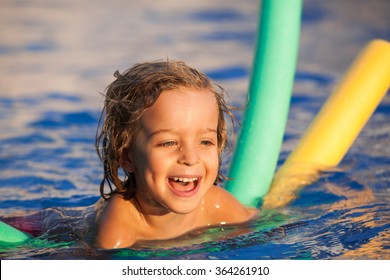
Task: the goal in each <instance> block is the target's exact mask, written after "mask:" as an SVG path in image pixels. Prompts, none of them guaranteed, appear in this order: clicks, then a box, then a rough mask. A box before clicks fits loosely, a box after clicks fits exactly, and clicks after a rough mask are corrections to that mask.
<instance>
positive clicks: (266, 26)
mask: <svg viewBox="0 0 390 280" xmlns="http://www.w3.org/2000/svg"><path fill="white" fill-rule="evenodd" d="M301 12H302V0H264V1H262V5H261V10H260V21H259V27H258V33H257V45H256V49H255V55H254V62H253V66H252V73H251V79H250V84H249V92H248V104H247V108H246V111H245V112H244V115H243V120H242V128H241V131H240V133H239V136H238V140H237V143H236V147H235V150H234V153H233V157H232V163H231V165H230V169H229V172H228V177H229V178H231V179H232V180H227V182H226V184H225V188H226V189H227V190H228V191H230V192H231V193H232V194H233V195H234V196H235V197H236V198H237V199H238V200H239V201H240V202H241V203H243V204H245V205H248V206H254V207H257V206H258V205H259V203H260V202H261V198H262V197H263V196H264V195H265V194H267V192H268V190H269V188H270V185H271V182H272V178H273V176H274V173H275V170H276V166H277V161H278V157H279V154H280V149H281V145H282V142H283V136H284V132H285V127H286V122H287V117H288V111H289V108H290V101H291V95H292V90H293V84H294V76H295V70H296V64H297V57H298V47H299V35H300V27H301Z"/></svg>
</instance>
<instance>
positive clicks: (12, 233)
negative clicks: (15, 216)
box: [0, 221, 31, 244]
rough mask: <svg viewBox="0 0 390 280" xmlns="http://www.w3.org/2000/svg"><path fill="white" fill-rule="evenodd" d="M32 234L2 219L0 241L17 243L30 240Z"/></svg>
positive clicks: (0, 222)
mask: <svg viewBox="0 0 390 280" xmlns="http://www.w3.org/2000/svg"><path fill="white" fill-rule="evenodd" d="M30 238H31V236H30V235H29V234H27V233H25V232H22V231H20V230H18V229H16V228H14V227H12V226H10V225H8V224H6V223H4V222H2V221H0V243H9V244H17V243H23V242H25V241H27V240H29V239H30Z"/></svg>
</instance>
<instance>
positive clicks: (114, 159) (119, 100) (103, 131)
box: [95, 60, 236, 199]
mask: <svg viewBox="0 0 390 280" xmlns="http://www.w3.org/2000/svg"><path fill="white" fill-rule="evenodd" d="M114 77H115V78H116V79H115V80H114V82H112V83H111V84H110V85H109V86H108V87H107V89H106V90H105V93H103V96H104V97H105V102H104V107H103V110H102V113H101V115H100V119H99V123H98V129H97V132H96V141H95V147H96V150H97V153H98V156H99V158H100V160H101V161H102V162H103V169H104V174H103V180H102V182H101V184H100V194H101V196H102V197H103V198H104V199H108V198H109V197H110V196H111V195H112V194H113V193H114V192H117V193H120V194H122V195H123V196H124V197H125V199H131V198H132V197H133V196H134V194H135V192H136V185H135V179H134V175H133V174H132V173H128V172H126V171H125V170H123V169H122V170H123V173H124V175H123V177H124V178H123V179H122V180H121V179H120V178H119V174H120V169H121V165H120V163H121V160H122V155H123V151H124V149H126V148H128V147H131V145H132V144H133V140H134V138H135V137H136V135H137V133H138V132H139V129H140V123H141V122H140V121H141V118H142V116H143V114H144V113H145V111H146V110H147V109H148V108H150V107H151V106H152V105H153V104H154V103H155V102H156V101H157V99H158V97H159V96H160V94H161V93H162V92H164V91H167V90H173V89H177V88H179V87H187V88H195V89H200V90H203V89H207V90H209V91H210V92H212V93H213V94H214V96H215V99H216V101H217V104H218V110H219V116H218V127H217V140H218V155H219V165H220V166H221V155H222V152H223V151H224V150H226V149H228V151H231V147H232V145H231V144H230V142H231V140H232V139H229V137H228V135H227V125H226V122H225V117H227V118H228V119H229V120H230V123H231V126H230V131H232V132H234V127H235V123H236V119H235V117H234V115H233V113H232V110H233V109H234V107H233V106H231V105H229V104H227V102H226V101H225V95H227V93H226V91H225V90H224V89H223V88H222V87H220V86H218V85H216V84H213V83H212V82H211V81H210V79H209V78H207V77H206V75H204V74H203V73H201V72H199V71H197V70H196V69H194V68H192V67H190V66H188V65H187V64H185V63H184V62H182V61H174V60H167V61H154V62H147V63H139V64H135V65H133V66H132V67H131V68H129V69H128V70H126V71H125V72H123V73H122V74H120V73H119V72H118V71H116V72H115V73H114ZM223 179H226V177H225V176H223V174H221V171H220V168H219V171H218V176H217V178H216V181H215V184H217V183H220V182H222V180H223ZM106 182H107V184H108V187H109V192H108V193H105V192H104V188H105V185H106ZM112 185H114V186H115V188H113V186H112Z"/></svg>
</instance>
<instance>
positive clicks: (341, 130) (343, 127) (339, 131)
mask: <svg viewBox="0 0 390 280" xmlns="http://www.w3.org/2000/svg"><path fill="white" fill-rule="evenodd" d="M389 87H390V43H389V42H386V41H383V40H374V41H372V42H370V43H369V44H368V45H367V46H366V47H365V48H364V49H363V50H362V51H361V53H360V54H359V55H358V56H357V57H356V59H355V61H354V63H353V64H352V65H351V67H350V68H349V70H348V71H347V72H346V74H345V76H344V78H343V80H342V81H341V82H340V84H339V85H338V86H337V87H336V88H335V90H334V91H333V93H332V94H331V95H330V97H329V98H328V100H327V101H326V103H325V104H324V105H323V107H322V109H321V110H320V112H319V113H318V114H317V116H316V118H315V119H314V120H313V122H312V124H311V125H310V126H309V128H308V129H307V131H306V133H305V134H304V135H303V136H302V138H301V140H300V142H299V143H298V145H297V147H296V148H295V149H294V150H293V152H292V153H291V154H290V156H289V157H288V158H287V160H286V162H285V163H284V164H283V166H282V167H281V168H280V169H279V170H278V172H277V173H276V175H275V179H274V182H273V184H272V187H271V191H270V193H269V194H268V195H267V196H266V197H265V198H264V203H263V207H265V208H273V207H278V206H283V205H285V204H287V203H288V202H289V201H291V199H293V198H294V191H295V190H296V189H298V188H299V187H301V186H303V185H305V184H307V183H310V182H312V181H314V180H316V176H317V174H318V171H321V170H325V169H327V168H332V167H335V166H337V165H338V164H339V162H340V161H341V160H342V158H343V157H344V155H345V154H346V153H347V151H348V149H349V148H350V147H351V145H352V143H353V142H354V140H355V138H356V137H357V136H358V134H359V132H360V131H361V130H362V128H363V127H364V125H365V124H366V122H367V121H368V119H369V118H370V116H371V115H372V113H373V112H374V111H375V109H376V108H377V106H378V105H379V103H380V102H381V100H382V98H383V97H384V96H385V95H386V93H387V91H388V89H389Z"/></svg>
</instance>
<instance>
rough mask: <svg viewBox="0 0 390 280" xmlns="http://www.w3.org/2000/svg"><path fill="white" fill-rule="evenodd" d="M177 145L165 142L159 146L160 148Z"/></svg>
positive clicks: (173, 142) (172, 142)
mask: <svg viewBox="0 0 390 280" xmlns="http://www.w3.org/2000/svg"><path fill="white" fill-rule="evenodd" d="M176 144H177V143H176V142H175V141H165V142H162V143H160V144H158V146H159V147H172V146H175V145H176Z"/></svg>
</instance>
